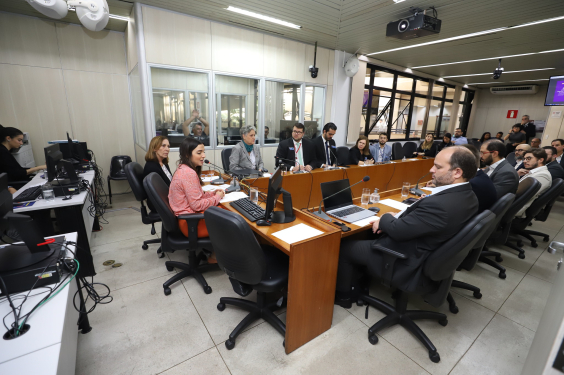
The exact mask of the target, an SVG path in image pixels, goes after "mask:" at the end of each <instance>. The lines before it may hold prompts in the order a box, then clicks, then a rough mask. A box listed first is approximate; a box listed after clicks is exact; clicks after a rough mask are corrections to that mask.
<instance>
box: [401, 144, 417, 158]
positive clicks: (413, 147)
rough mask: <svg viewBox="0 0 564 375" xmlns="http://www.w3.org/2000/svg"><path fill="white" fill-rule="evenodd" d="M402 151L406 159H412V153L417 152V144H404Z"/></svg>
mask: <svg viewBox="0 0 564 375" xmlns="http://www.w3.org/2000/svg"><path fill="white" fill-rule="evenodd" d="M402 149H403V155H404V156H405V157H406V158H410V157H413V153H414V152H415V151H417V143H415V142H405V143H404V144H403V147H402Z"/></svg>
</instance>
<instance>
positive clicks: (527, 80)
mask: <svg viewBox="0 0 564 375" xmlns="http://www.w3.org/2000/svg"><path fill="white" fill-rule="evenodd" d="M505 73H507V72H505ZM536 81H548V78H543V79H525V80H522V81H508V82H499V81H495V82H480V83H468V85H489V84H492V83H513V82H536Z"/></svg>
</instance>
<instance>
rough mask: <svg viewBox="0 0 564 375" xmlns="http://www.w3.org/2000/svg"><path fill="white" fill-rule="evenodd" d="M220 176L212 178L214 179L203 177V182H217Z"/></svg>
mask: <svg viewBox="0 0 564 375" xmlns="http://www.w3.org/2000/svg"><path fill="white" fill-rule="evenodd" d="M218 178H219V176H212V177H202V181H204V182H211V181H213V180H217V179H218Z"/></svg>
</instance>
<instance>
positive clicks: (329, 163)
mask: <svg viewBox="0 0 564 375" xmlns="http://www.w3.org/2000/svg"><path fill="white" fill-rule="evenodd" d="M325 149H326V150H325V156H326V158H327V163H326V165H331V155H330V154H329V141H325Z"/></svg>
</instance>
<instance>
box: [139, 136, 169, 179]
mask: <svg viewBox="0 0 564 375" xmlns="http://www.w3.org/2000/svg"><path fill="white" fill-rule="evenodd" d="M169 152H170V143H169V142H168V138H167V137H165V136H162V135H158V136H156V137H154V138H153V139H151V143H150V144H149V149H148V150H147V154H145V168H144V169H143V178H145V177H147V175H148V174H149V173H151V172H155V173H157V174H158V175H159V176H161V178H162V179H163V181H164V182H165V183H166V184H167V185H168V186H170V182H171V181H172V173H170V168H169V167H168V154H169Z"/></svg>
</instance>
